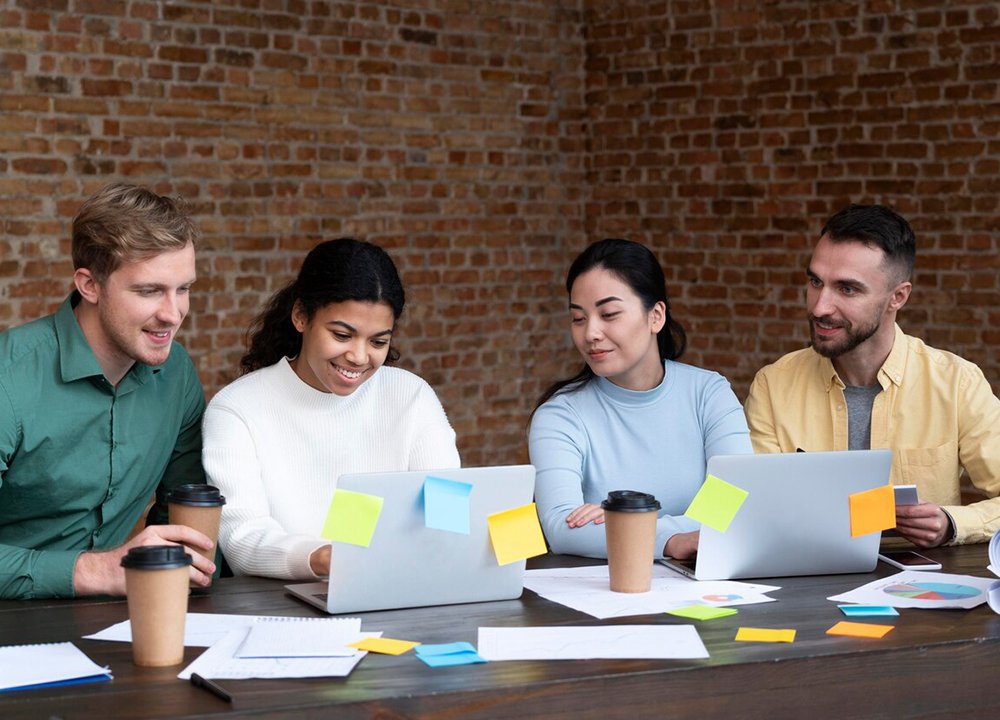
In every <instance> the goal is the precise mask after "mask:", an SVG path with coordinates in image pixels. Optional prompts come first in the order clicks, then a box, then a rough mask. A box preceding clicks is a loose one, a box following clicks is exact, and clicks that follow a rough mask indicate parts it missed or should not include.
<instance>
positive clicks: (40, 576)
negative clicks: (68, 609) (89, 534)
mask: <svg viewBox="0 0 1000 720" xmlns="http://www.w3.org/2000/svg"><path fill="white" fill-rule="evenodd" d="M82 552H83V551H82V550H45V551H40V552H37V553H35V557H34V558H33V559H32V563H31V578H32V591H31V597H32V598H47V597H67V598H68V597H75V593H74V592H73V570H74V568H75V567H76V559H77V558H78V557H79V556H80V554H81V553H82Z"/></svg>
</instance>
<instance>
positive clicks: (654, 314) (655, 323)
mask: <svg viewBox="0 0 1000 720" xmlns="http://www.w3.org/2000/svg"><path fill="white" fill-rule="evenodd" d="M649 320H650V325H651V328H652V330H653V332H654V333H658V332H660V330H662V329H663V326H664V325H665V324H666V322H667V304H666V303H664V302H663V301H662V300H661V301H660V302H658V303H656V304H655V305H654V306H653V308H652V310H650V311H649Z"/></svg>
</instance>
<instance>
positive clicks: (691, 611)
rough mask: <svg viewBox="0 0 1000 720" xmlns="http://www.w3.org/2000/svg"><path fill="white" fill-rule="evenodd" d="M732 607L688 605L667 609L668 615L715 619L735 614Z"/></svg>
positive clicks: (693, 618)
mask: <svg viewBox="0 0 1000 720" xmlns="http://www.w3.org/2000/svg"><path fill="white" fill-rule="evenodd" d="M735 614H736V611H735V610H733V609H732V608H720V607H708V606H707V605H688V606H687V607H682V608H677V609H676V610H667V615H676V616H677V617H682V618H691V619H692V620H715V618H721V617H729V616H730V615H735Z"/></svg>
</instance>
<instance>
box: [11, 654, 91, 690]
mask: <svg viewBox="0 0 1000 720" xmlns="http://www.w3.org/2000/svg"><path fill="white" fill-rule="evenodd" d="M110 679H111V670H110V669H109V668H106V667H101V666H100V665H98V664H96V663H95V662H94V661H93V660H91V659H90V658H89V657H87V656H86V655H84V654H83V653H82V652H81V651H80V649H79V648H78V647H77V646H76V645H74V644H73V643H70V642H62V643H50V644H46V645H10V646H8V647H0V692H6V691H8V690H27V689H28V688H39V687H51V686H53V685H76V684H79V683H87V682H98V681H100V680H110Z"/></svg>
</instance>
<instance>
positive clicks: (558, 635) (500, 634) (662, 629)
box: [479, 625, 708, 661]
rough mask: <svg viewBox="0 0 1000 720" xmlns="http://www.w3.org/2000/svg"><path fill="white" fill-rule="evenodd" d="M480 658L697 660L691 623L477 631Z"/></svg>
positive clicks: (700, 653) (701, 650) (700, 646)
mask: <svg viewBox="0 0 1000 720" xmlns="http://www.w3.org/2000/svg"><path fill="white" fill-rule="evenodd" d="M479 654H480V655H482V656H483V657H484V658H486V659H487V660H489V661H494V660H592V659H595V658H609V659H631V658H652V659H660V658H666V659H684V660H692V659H700V658H707V657H708V650H706V649H705V645H704V643H702V641H701V638H700V637H699V636H698V631H697V630H695V629H694V625H610V626H599V627H573V626H568V627H566V626H563V627H524V628H521V627H481V628H479Z"/></svg>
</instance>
